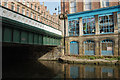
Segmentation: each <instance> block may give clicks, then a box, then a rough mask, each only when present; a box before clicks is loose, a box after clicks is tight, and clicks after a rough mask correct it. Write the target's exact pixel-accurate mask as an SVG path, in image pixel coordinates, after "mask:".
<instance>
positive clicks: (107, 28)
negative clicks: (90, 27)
mask: <svg viewBox="0 0 120 80" xmlns="http://www.w3.org/2000/svg"><path fill="white" fill-rule="evenodd" d="M98 21H99V31H100V34H104V33H114V19H113V14H112V13H110V14H103V15H99V16H98Z"/></svg>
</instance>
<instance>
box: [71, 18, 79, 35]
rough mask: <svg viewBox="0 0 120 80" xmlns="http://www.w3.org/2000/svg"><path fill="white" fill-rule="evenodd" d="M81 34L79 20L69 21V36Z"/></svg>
mask: <svg viewBox="0 0 120 80" xmlns="http://www.w3.org/2000/svg"><path fill="white" fill-rule="evenodd" d="M78 35H79V20H72V21H69V36H78Z"/></svg>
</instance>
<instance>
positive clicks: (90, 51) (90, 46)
mask: <svg viewBox="0 0 120 80" xmlns="http://www.w3.org/2000/svg"><path fill="white" fill-rule="evenodd" d="M84 53H85V55H95V43H94V41H91V40H87V41H84Z"/></svg>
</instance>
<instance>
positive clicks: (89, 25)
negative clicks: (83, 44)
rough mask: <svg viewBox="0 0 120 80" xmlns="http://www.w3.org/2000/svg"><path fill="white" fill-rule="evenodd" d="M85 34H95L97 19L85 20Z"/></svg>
mask: <svg viewBox="0 0 120 80" xmlns="http://www.w3.org/2000/svg"><path fill="white" fill-rule="evenodd" d="M82 22H83V34H95V17H94V16H93V17H89V18H83V20H82Z"/></svg>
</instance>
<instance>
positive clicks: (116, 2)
mask: <svg viewBox="0 0 120 80" xmlns="http://www.w3.org/2000/svg"><path fill="white" fill-rule="evenodd" d="M117 5H118V0H114V2H112V1H111V2H110V3H109V6H117Z"/></svg>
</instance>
